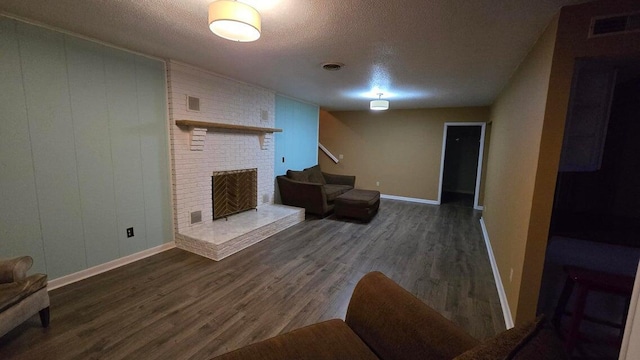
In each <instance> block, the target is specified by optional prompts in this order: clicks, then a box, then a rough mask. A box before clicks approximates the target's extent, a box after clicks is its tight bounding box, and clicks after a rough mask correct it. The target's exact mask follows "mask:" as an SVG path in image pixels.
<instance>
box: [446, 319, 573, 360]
mask: <svg viewBox="0 0 640 360" xmlns="http://www.w3.org/2000/svg"><path fill="white" fill-rule="evenodd" d="M494 359H495V360H498V359H500V360H502V359H505V360H528V359H535V360H564V359H568V357H567V356H566V354H565V352H564V349H563V347H562V344H561V343H560V339H558V336H557V335H556V333H555V330H554V329H553V328H551V326H550V325H549V324H548V322H547V321H545V319H544V317H543V316H540V317H538V319H536V320H535V321H533V322H530V323H526V324H523V325H520V326H516V327H514V328H512V329H509V330H507V331H504V332H502V333H500V334H498V335H497V336H495V337H493V338H490V339H488V340H485V341H484V342H482V343H481V344H480V345H478V346H476V347H474V348H473V349H471V350H468V351H466V352H464V353H462V354H460V355H459V356H457V357H455V358H454V360H494Z"/></svg>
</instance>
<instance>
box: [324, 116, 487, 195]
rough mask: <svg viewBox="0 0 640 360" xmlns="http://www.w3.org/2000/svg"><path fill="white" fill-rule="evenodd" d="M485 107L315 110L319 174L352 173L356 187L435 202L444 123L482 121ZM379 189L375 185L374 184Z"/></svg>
mask: <svg viewBox="0 0 640 360" xmlns="http://www.w3.org/2000/svg"><path fill="white" fill-rule="evenodd" d="M488 118H489V108H488V107H469V108H441V109H416V110H389V111H384V112H371V111H344V112H331V113H329V112H327V111H320V143H321V144H323V145H324V146H325V147H326V148H327V149H329V150H330V151H331V152H332V153H333V154H334V155H335V156H336V157H337V156H338V155H339V154H342V155H343V156H344V158H343V159H342V160H340V162H339V163H338V164H335V163H334V162H333V161H332V160H330V159H329V158H328V157H327V156H326V155H324V153H322V152H319V154H318V163H319V164H320V166H321V167H322V169H323V171H326V172H329V173H336V174H352V175H356V186H357V187H360V188H366V189H376V190H379V191H380V192H381V193H383V194H387V195H396V196H405V197H411V198H418V199H425V200H433V201H436V200H438V187H439V179H440V159H441V154H442V135H443V132H444V123H445V122H486V121H488ZM378 181H379V182H380V186H376V182H378Z"/></svg>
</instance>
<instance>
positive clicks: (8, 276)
mask: <svg viewBox="0 0 640 360" xmlns="http://www.w3.org/2000/svg"><path fill="white" fill-rule="evenodd" d="M31 265H33V259H32V258H31V257H30V256H20V257H17V258H14V259H6V260H0V336H3V335H4V334H6V333H8V332H9V331H10V330H11V329H13V328H14V327H16V326H18V325H20V324H21V323H22V322H24V321H25V320H27V319H29V318H30V317H31V316H33V315H35V314H36V313H39V314H40V321H41V322H42V326H43V327H47V326H49V294H48V293H47V275H45V274H33V275H30V276H27V271H28V270H29V269H30V268H31Z"/></svg>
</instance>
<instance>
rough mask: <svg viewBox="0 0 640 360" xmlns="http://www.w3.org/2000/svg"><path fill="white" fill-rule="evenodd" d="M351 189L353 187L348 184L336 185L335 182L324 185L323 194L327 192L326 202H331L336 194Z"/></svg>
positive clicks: (338, 194)
mask: <svg viewBox="0 0 640 360" xmlns="http://www.w3.org/2000/svg"><path fill="white" fill-rule="evenodd" d="M351 189H353V188H352V187H351V186H349V185H336V184H326V185H324V192H325V194H327V203H332V202H333V201H334V200H335V199H336V198H337V197H338V196H340V195H342V194H344V193H346V192H347V191H349V190H351Z"/></svg>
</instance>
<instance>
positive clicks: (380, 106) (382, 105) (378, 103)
mask: <svg viewBox="0 0 640 360" xmlns="http://www.w3.org/2000/svg"><path fill="white" fill-rule="evenodd" d="M381 98H382V93H378V99H377V100H371V103H369V108H370V109H371V110H376V111H379V110H387V109H389V100H382V99H381Z"/></svg>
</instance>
